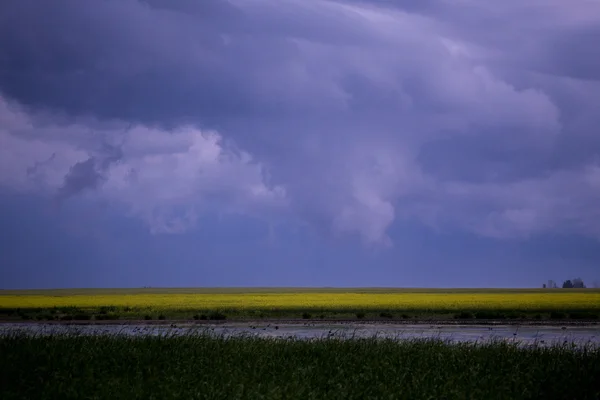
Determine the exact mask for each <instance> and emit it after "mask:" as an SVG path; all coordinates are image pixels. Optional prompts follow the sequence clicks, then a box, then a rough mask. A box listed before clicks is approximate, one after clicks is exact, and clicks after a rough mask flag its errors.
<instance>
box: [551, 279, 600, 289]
mask: <svg viewBox="0 0 600 400" xmlns="http://www.w3.org/2000/svg"><path fill="white" fill-rule="evenodd" d="M542 287H543V288H544V289H558V285H557V284H556V282H554V281H553V280H549V281H548V283H544V284H543V286H542ZM561 287H562V288H563V289H585V288H587V286H586V285H585V282H584V281H583V279H581V278H574V279H567V280H566V281H564V282H563V284H562V286H561ZM593 287H595V288H597V287H600V285H599V284H598V282H594V285H593Z"/></svg>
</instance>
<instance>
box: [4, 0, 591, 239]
mask: <svg viewBox="0 0 600 400" xmlns="http://www.w3.org/2000/svg"><path fill="white" fill-rule="evenodd" d="M596 10H598V4H597V3H593V2H584V1H583V0H582V1H576V2H575V3H573V4H571V3H569V4H566V3H564V2H559V1H533V2H528V3H526V4H525V3H522V2H518V1H516V0H515V1H512V0H511V1H507V2H502V3H498V2H488V1H485V2H480V1H470V0H466V1H461V2H446V1H421V2H417V1H397V2H392V1H385V0H377V1H375V0H373V1H326V0H323V1H317V0H315V1H307V0H303V1H300V0H285V1H278V2H277V1H267V0H247V1H241V0H240V1H216V0H210V1H209V0H207V1H192V0H176V1H160V0H148V1H137V0H126V1H116V0H108V1H103V2H83V1H69V0H61V1H55V2H52V3H48V2H43V3H39V2H34V1H30V0H23V1H19V2H3V3H1V4H0V49H2V50H1V51H0V92H1V94H2V95H3V96H4V97H6V98H7V99H11V101H13V100H14V101H15V102H17V103H20V104H21V105H23V106H26V107H27V108H26V110H27V111H26V112H24V113H25V115H26V116H25V117H23V116H22V114H14V113H12V112H9V111H6V112H5V113H6V115H8V116H11V118H13V119H15V120H17V119H18V118H16V117H14V115H18V116H19V118H20V119H18V120H19V121H21V120H23V121H26V123H20V122H19V123H14V124H13V125H14V126H16V127H17V128H18V129H17V128H11V129H6V132H5V134H6V135H8V136H6V138H5V139H4V140H5V141H6V143H7V144H10V145H12V146H17V147H18V148H20V149H25V148H27V144H28V143H30V142H22V141H23V140H25V136H24V135H25V132H27V135H29V136H28V139H27V140H34V139H35V140H38V141H40V140H41V141H44V140H47V137H48V136H43V135H47V134H48V132H49V131H52V132H53V134H52V138H53V142H52V145H49V144H48V143H50V142H44V143H46V145H47V148H46V147H44V148H43V149H42V148H41V147H40V148H39V149H38V150H37V151H38V152H37V153H35V155H31V157H30V158H28V159H29V160H30V163H29V164H27V166H28V167H31V166H32V165H36V164H35V163H36V162H39V161H42V160H44V159H48V157H49V156H50V154H52V153H49V152H50V151H57V150H56V148H54V147H56V146H58V145H57V144H56V143H60V145H61V146H63V148H62V150H61V151H62V152H63V153H64V152H66V151H67V150H66V149H67V148H68V149H70V150H69V151H70V153H69V154H70V156H69V157H59V156H57V158H56V159H53V160H52V161H51V163H49V164H48V165H46V164H43V168H45V169H44V171H45V172H44V173H45V174H46V175H43V174H42V175H43V176H48V177H52V176H58V174H59V172H58V171H62V172H63V173H64V175H63V179H62V186H60V187H61V189H59V190H60V191H64V192H65V193H75V192H79V191H81V190H83V189H87V188H90V189H91V188H96V189H97V191H98V192H99V195H100V196H102V195H104V196H109V194H110V196H113V197H114V198H118V199H120V200H121V201H124V202H126V203H127V204H129V205H131V207H132V208H133V209H135V212H136V213H137V214H140V215H143V218H145V219H146V220H147V219H151V220H152V221H154V222H155V223H156V218H155V217H148V215H151V216H154V215H155V214H156V212H155V209H157V208H158V209H159V210H161V211H160V212H158V214H160V215H162V214H161V213H164V214H165V215H168V214H170V213H171V211H170V209H180V208H183V209H186V207H187V206H190V207H191V205H193V207H192V208H191V209H190V210H191V211H190V210H188V211H189V213H188V214H190V215H192V214H194V213H193V212H192V211H193V209H194V207H200V206H199V204H200V203H202V202H201V201H200V202H198V201H197V198H200V197H202V196H200V194H202V195H203V196H207V195H208V194H209V193H212V192H213V191H214V190H217V189H216V188H219V189H218V190H219V193H224V191H226V192H227V193H228V194H227V196H226V197H227V198H230V199H233V198H238V197H239V198H241V200H239V199H238V200H236V201H233V200H231V201H229V202H228V204H233V203H235V207H234V208H236V209H237V208H239V207H240V203H241V202H244V201H247V200H248V199H252V202H253V204H254V203H255V202H256V201H257V200H256V199H257V198H260V199H262V200H260V202H259V203H260V204H280V200H282V199H285V201H284V202H285V203H286V204H287V206H288V207H289V210H288V213H289V214H290V215H293V216H294V217H293V218H297V219H299V220H301V221H306V222H309V224H311V225H312V226H315V227H318V229H321V230H325V231H327V230H333V231H336V232H337V231H341V232H353V233H358V234H360V235H361V236H362V237H363V239H365V240H366V241H368V242H379V243H388V242H389V238H387V235H386V231H387V229H388V227H389V226H390V225H391V224H393V223H394V221H397V220H399V219H403V218H418V219H419V220H421V221H423V222H425V223H427V224H430V225H444V224H446V223H450V224H452V225H453V226H457V225H458V226H460V227H462V228H465V229H468V230H472V231H475V232H478V233H480V234H483V235H490V236H494V237H504V236H511V235H517V236H521V235H527V234H529V233H535V232H540V231H547V230H553V229H560V230H565V231H576V232H578V233H582V232H583V233H585V234H587V235H595V234H596V233H598V232H599V231H600V224H598V223H597V222H594V221H595V220H594V218H595V216H596V215H597V212H598V207H599V206H597V205H595V204H600V202H598V203H596V200H597V199H598V197H600V195H599V192H598V190H599V189H598V183H597V181H596V180H597V179H598V174H597V172H596V168H597V163H598V159H597V157H598V156H599V154H600V142H598V140H597V137H598V136H597V135H596V134H594V132H595V129H596V128H595V127H596V126H597V125H598V123H600V120H599V118H600V115H599V114H598V113H597V110H598V107H600V96H599V95H598V93H600V91H598V83H597V82H595V80H596V79H598V76H597V73H596V71H598V70H600V68H597V67H599V64H598V63H599V62H600V56H599V55H598V51H599V50H598V46H597V43H598V40H597V34H598V26H600V17H598V16H599V15H600V12H599V13H595V11H596ZM42 112H43V113H47V115H56V114H59V115H63V116H66V118H67V120H68V118H69V117H70V118H74V119H76V122H74V123H73V124H79V125H82V124H83V125H86V124H88V122H81V118H88V119H91V120H94V121H99V122H98V123H107V122H106V121H111V120H113V121H114V120H116V122H115V123H116V125H117V126H119V124H120V125H127V124H131V126H132V128H131V129H128V130H125V131H123V130H120V128H114V129H104V130H103V132H104V133H102V135H106V136H107V137H109V138H111V140H115V138H119V137H122V138H125V139H123V140H124V144H123V146H122V147H119V148H120V149H121V151H122V154H119V155H118V156H116V155H115V156H114V157H112V156H110V155H109V156H105V157H104V158H102V157H100V156H98V151H97V150H94V148H93V146H92V145H91V144H89V143H87V142H86V143H83V144H82V143H81V140H78V139H74V138H75V137H77V132H78V131H79V130H78V129H75V128H69V129H65V131H66V132H69V133H68V135H67V134H66V133H65V134H64V135H62V136H61V133H60V132H59V131H60V129H58V128H57V127H54V128H48V127H45V128H43V129H41V128H39V129H38V128H33V129H29V128H26V126H29V125H27V124H30V123H31V124H33V125H36V124H38V121H39V118H40V117H39V115H38V114H39V113H42ZM32 121H33V122H32ZM56 124H57V125H58V123H56ZM185 124H190V125H193V126H195V127H196V128H194V129H198V130H184V132H183V133H180V134H178V135H173V134H172V133H173V132H174V131H178V129H179V128H180V127H181V126H184V125H185ZM50 125H51V121H50ZM66 125H67V126H68V125H69V123H68V122H67V123H66ZM79 125H78V126H79ZM198 127H199V128H198ZM207 129H214V130H216V131H218V133H219V136H218V137H219V139H218V140H216V139H214V137H217V136H206V133H205V132H207ZM200 130H201V131H200ZM40 138H42V139H40ZM221 139H222V140H221ZM127 140H128V141H129V142H127ZM20 141H21V142H20ZM88 142H93V140H91V139H90V140H88ZM128 143H129V144H128ZM40 146H41V145H40ZM65 146H66V147H65ZM69 146H71V147H69ZM236 146H239V148H240V149H241V151H242V152H247V153H244V155H243V156H239V157H238V156H236V154H238V155H239V154H241V153H239V152H238V150H235V149H236V148H237V147H236ZM202 149H212V150H211V151H204V150H202ZM23 151H25V150H23ZM203 151H204V152H203ZM81 152H83V154H82V153H81ZM100 153H101V154H105V153H103V152H102V151H100ZM32 154H33V153H32ZM57 154H58V153H57ZM224 155H226V156H224ZM98 157H100V158H98ZM6 159H7V160H9V158H6ZM10 160H12V159H10ZM10 160H9V161H4V163H6V165H8V164H9V163H10V162H12V163H17V162H18V161H10ZM116 161H119V162H116ZM50 164H51V165H50ZM11 165H12V164H11ZM19 165H20V164H19ZM66 165H68V168H67V169H65V166H66ZM207 166H209V167H210V168H208V167H207ZM207 168H208V172H206V171H207ZM36 169H37V170H41V169H42V166H40V167H36ZM132 171H136V172H135V173H133V172H132ZM53 174H54V175H53ZM136 174H138V175H139V176H138V175H136ZM42 175H40V176H42ZM132 176H138V178H136V179H138V180H137V181H136V182H141V183H137V184H136V186H132V187H129V186H128V185H129V184H130V183H128V182H132V181H131V179H133V178H131V177H132ZM48 179H50V178H48ZM217 180H223V181H224V182H226V183H224V184H221V183H217ZM53 182H54V186H55V187H56V179H55V180H54V181H53ZM162 185H167V186H168V187H169V188H170V190H171V192H172V193H177V194H178V196H175V199H173V198H171V197H169V196H166V195H162V194H161V193H162V189H158V188H159V187H162ZM190 186H191V187H193V190H188V188H189V187H190ZM556 187H559V188H562V190H563V191H564V190H567V189H568V190H569V195H570V197H571V199H572V203H573V204H576V207H577V209H569V208H568V206H567V205H566V203H568V201H567V199H566V198H564V196H563V194H562V193H563V192H562V191H561V190H560V189H559V190H556ZM223 188H226V190H225V189H223ZM236 188H242V189H236ZM261 196H262V197H261ZM538 196H539V197H540V199H539V201H537V203H536V202H534V201H532V199H533V198H536V199H537V197H538ZM113 197H111V198H113ZM267 198H268V199H269V200H268V201H266V200H265V199H267ZM273 199H278V200H277V201H275V200H273ZM165 207H166V208H165ZM153 210H154V211H153ZM186 212H187V211H186ZM184 214H185V212H184ZM567 214H568V218H566V217H565V218H563V217H562V215H567ZM161 218H162V217H160V218H158V220H161ZM192 219H193V218H192ZM161 221H162V220H161ZM590 221H591V222H590ZM162 223H163V222H160V221H159V222H158V225H160V224H162ZM184 225H185V224H184ZM159 230H160V229H159ZM174 230H175V231H179V230H180V229H174Z"/></svg>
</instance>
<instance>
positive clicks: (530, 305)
mask: <svg viewBox="0 0 600 400" xmlns="http://www.w3.org/2000/svg"><path fill="white" fill-rule="evenodd" d="M59 293H60V292H59ZM102 306H114V307H120V308H124V307H130V308H134V309H153V310H215V309H220V310H239V311H240V312H243V311H244V310H274V309H278V310H301V309H306V310H311V309H326V310H340V311H343V310H371V309H372V310H382V309H389V310H394V309H398V310H407V311H411V310H414V311H427V310H432V311H433V310H447V311H460V310H481V309H486V310H515V311H537V310H574V309H577V310H581V309H586V310H600V291H597V290H581V291H570V290H569V291H566V290H553V291H541V290H539V291H536V290H522V291H519V290H506V291H502V290H490V291H483V290H475V291H466V290H457V291H449V290H429V291H426V290H415V291H410V290H396V291H382V290H351V289H347V291H341V290H331V291H328V290H322V291H318V290H314V291H313V290H306V291H301V290H299V291H293V290H287V289H285V290H282V291H279V292H277V291H264V292H257V291H248V292H244V291H243V290H238V291H233V292H230V291H227V290H223V291H222V292H218V291H217V290H214V291H205V292H203V291H198V292H197V293H194V292H181V291H177V290H174V291H173V292H172V293H169V292H168V291H165V290H163V291H156V292H154V293H149V292H144V291H141V290H140V291H137V292H136V291H133V292H131V293H128V292H127V291H124V290H122V291H116V292H114V293H110V292H103V291H94V290H90V291H89V294H85V291H84V292H81V291H80V292H76V293H73V294H72V293H68V291H65V292H62V293H60V294H56V293H55V292H48V293H44V291H36V292H34V293H32V292H23V294H19V293H18V292H15V291H12V292H8V293H7V294H0V308H26V309H29V308H53V307H78V308H82V309H93V308H98V307H102Z"/></svg>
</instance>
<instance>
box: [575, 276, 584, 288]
mask: <svg viewBox="0 0 600 400" xmlns="http://www.w3.org/2000/svg"><path fill="white" fill-rule="evenodd" d="M572 283H573V287H574V288H575V289H585V283H583V279H581V278H575V279H573V282H572Z"/></svg>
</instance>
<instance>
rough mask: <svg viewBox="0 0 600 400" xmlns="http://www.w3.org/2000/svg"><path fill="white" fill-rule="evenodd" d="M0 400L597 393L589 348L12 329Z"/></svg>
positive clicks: (595, 359) (4, 348) (2, 341)
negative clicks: (48, 333) (37, 332)
mask: <svg viewBox="0 0 600 400" xmlns="http://www.w3.org/2000/svg"><path fill="white" fill-rule="evenodd" d="M0 354H2V357H0V376H2V381H3V383H2V385H0V398H2V399H23V398H28V399H75V398H77V399H79V398H93V399H111V400H113V399H128V400H129V399H175V398H181V399H283V398H285V399H302V400H305V399H361V400H363V399H411V400H413V399H542V398H543V399H567V398H568V399H598V398H599V396H600V380H599V379H598V377H599V376H600V350H598V348H593V347H589V348H579V349H578V350H574V349H573V348H572V347H571V346H570V345H564V346H553V347H548V348H542V347H539V348H537V347H533V348H532V347H528V348H522V347H519V346H518V345H517V344H515V343H510V342H495V343H494V342H491V343H486V344H473V343H463V344H449V343H445V342H442V341H439V340H411V341H395V340H386V339H383V340H381V339H352V340H341V339H336V338H326V339H325V338H324V339H318V340H310V341H306V340H305V341H302V340H294V339H264V338H263V339H261V338H255V337H229V338H225V337H218V336H214V335H213V336H211V335H207V334H195V335H183V336H137V337H132V336H121V335H98V336H80V335H52V336H31V335H22V334H13V335H8V336H5V337H0Z"/></svg>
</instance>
